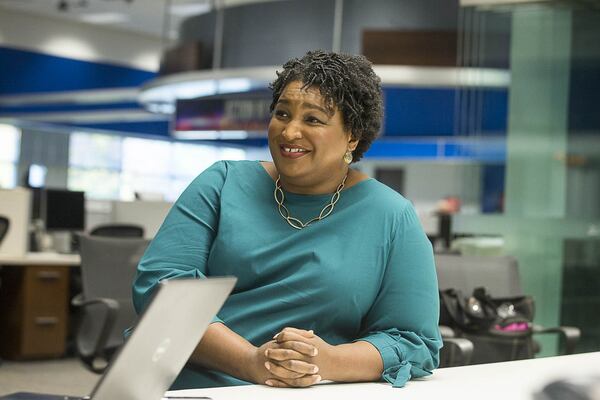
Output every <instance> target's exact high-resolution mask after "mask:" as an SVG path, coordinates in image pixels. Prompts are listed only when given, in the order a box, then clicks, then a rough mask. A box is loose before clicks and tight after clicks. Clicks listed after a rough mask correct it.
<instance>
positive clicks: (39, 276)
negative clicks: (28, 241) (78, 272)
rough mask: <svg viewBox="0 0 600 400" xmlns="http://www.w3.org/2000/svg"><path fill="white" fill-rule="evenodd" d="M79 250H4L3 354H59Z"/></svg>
mask: <svg viewBox="0 0 600 400" xmlns="http://www.w3.org/2000/svg"><path fill="white" fill-rule="evenodd" d="M79 264H80V258H79V255H73V254H58V253H27V254H24V255H22V256H16V255H7V254H0V266H1V267H2V268H1V269H0V276H1V280H2V287H0V331H2V340H1V341H0V356H1V357H2V358H7V359H25V358H47V357H59V356H62V355H63V354H64V352H65V345H66V338H67V332H68V329H69V300H70V299H69V273H70V268H72V267H76V266H79Z"/></svg>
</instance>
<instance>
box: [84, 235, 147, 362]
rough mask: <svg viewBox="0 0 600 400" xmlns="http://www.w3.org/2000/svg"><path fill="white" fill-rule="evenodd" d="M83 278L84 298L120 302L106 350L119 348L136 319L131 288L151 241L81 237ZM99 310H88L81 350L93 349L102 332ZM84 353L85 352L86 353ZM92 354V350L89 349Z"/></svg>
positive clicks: (88, 308)
mask: <svg viewBox="0 0 600 400" xmlns="http://www.w3.org/2000/svg"><path fill="white" fill-rule="evenodd" d="M79 241H80V254H81V279H82V288H83V293H82V294H83V299H84V300H87V301H89V300H92V299H97V298H109V299H114V300H116V301H117V302H118V303H119V312H118V314H117V320H116V322H115V325H114V328H113V329H112V330H111V333H110V337H109V339H108V341H107V343H106V347H117V346H119V345H121V344H122V343H123V331H124V330H125V329H126V328H128V327H130V326H131V325H132V324H133V322H134V321H135V318H136V313H135V310H134V308H133V302H132V299H131V285H132V282H133V279H134V276H135V273H136V268H137V264H138V262H139V260H140V259H141V257H142V255H143V253H144V251H145V249H146V247H147V246H148V243H149V241H148V240H146V239H142V238H107V237H94V236H89V235H80V236H79ZM103 313H105V311H103V310H102V309H101V308H100V307H95V306H92V307H87V309H86V310H84V316H83V321H82V325H81V328H80V332H78V342H79V343H78V345H79V346H82V348H86V347H87V346H88V344H89V346H93V344H92V343H94V341H95V340H96V339H97V337H98V335H99V330H100V329H101V323H100V322H98V321H100V320H102V315H103ZM84 351H85V350H84ZM90 351H91V349H90Z"/></svg>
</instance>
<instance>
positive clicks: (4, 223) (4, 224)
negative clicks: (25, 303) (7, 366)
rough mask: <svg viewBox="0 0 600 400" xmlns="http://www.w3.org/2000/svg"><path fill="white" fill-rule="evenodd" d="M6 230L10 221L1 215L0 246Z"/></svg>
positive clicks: (0, 282)
mask: <svg viewBox="0 0 600 400" xmlns="http://www.w3.org/2000/svg"><path fill="white" fill-rule="evenodd" d="M8 228H10V221H9V220H8V218H6V217H5V216H3V215H0V245H1V244H2V241H3V240H4V237H5V236H6V233H7V232H8ZM1 287H2V281H0V290H1ZM0 365H2V359H1V358H0Z"/></svg>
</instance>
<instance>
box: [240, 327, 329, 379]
mask: <svg viewBox="0 0 600 400" xmlns="http://www.w3.org/2000/svg"><path fill="white" fill-rule="evenodd" d="M334 349H335V346H332V345H330V344H328V343H327V342H325V341H324V340H323V339H321V338H320V337H318V336H317V335H315V334H314V332H313V331H312V330H311V331H306V330H302V329H296V328H285V329H283V330H282V331H281V332H279V333H278V334H276V335H275V336H274V337H273V340H270V341H269V342H267V343H265V344H263V345H262V346H260V347H258V348H255V350H254V352H253V355H252V363H251V364H252V365H251V368H250V369H251V370H252V371H253V373H251V375H252V377H251V378H252V381H254V382H256V383H260V384H266V385H269V386H274V387H307V386H311V385H314V384H316V383H318V382H320V381H321V380H322V379H330V380H333V379H332V372H333V368H334V366H335V364H334V362H333V355H334Z"/></svg>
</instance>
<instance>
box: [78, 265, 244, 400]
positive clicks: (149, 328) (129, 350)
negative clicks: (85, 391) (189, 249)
mask: <svg viewBox="0 0 600 400" xmlns="http://www.w3.org/2000/svg"><path fill="white" fill-rule="evenodd" d="M236 280H237V279H236V278H233V277H225V278H208V279H175V280H166V281H162V282H161V284H160V286H159V288H158V289H157V293H156V295H155V296H154V299H153V300H152V302H151V303H150V305H149V306H148V307H147V308H146V310H145V311H144V313H143V314H142V316H141V318H140V320H139V322H138V324H137V325H136V328H135V330H134V331H133V334H132V335H131V337H130V338H129V339H128V340H127V342H126V344H125V345H124V346H123V348H122V349H121V351H120V352H119V354H118V355H117V356H116V358H115V359H113V362H112V363H111V364H110V366H109V367H108V369H107V371H106V372H105V373H104V375H103V376H102V378H101V379H100V381H99V382H98V384H97V385H96V387H95V388H94V391H93V392H92V394H91V395H90V397H91V399H92V400H115V399H119V400H159V399H161V398H162V397H163V395H164V393H165V392H166V391H167V390H168V389H169V387H170V386H171V384H172V383H173V382H174V381H175V378H176V377H177V375H178V374H179V372H180V371H181V370H182V368H183V367H184V365H185V363H186V362H187V360H188V358H189V357H190V355H191V354H192V352H193V351H194V349H195V348H196V345H197V344H198V342H200V339H201V338H202V335H204V332H205V331H206V328H207V327H208V325H209V324H210V323H211V321H212V319H213V317H214V316H215V315H216V314H217V312H218V311H219V309H220V308H221V306H222V305H223V303H224V302H225V300H226V299H227V296H228V295H229V293H230V292H231V290H232V289H233V287H234V285H235V282H236Z"/></svg>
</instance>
